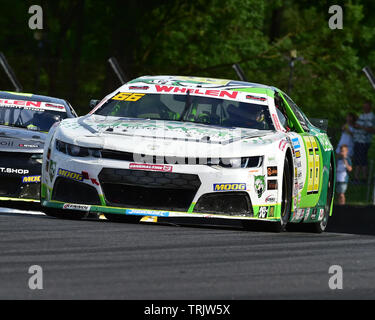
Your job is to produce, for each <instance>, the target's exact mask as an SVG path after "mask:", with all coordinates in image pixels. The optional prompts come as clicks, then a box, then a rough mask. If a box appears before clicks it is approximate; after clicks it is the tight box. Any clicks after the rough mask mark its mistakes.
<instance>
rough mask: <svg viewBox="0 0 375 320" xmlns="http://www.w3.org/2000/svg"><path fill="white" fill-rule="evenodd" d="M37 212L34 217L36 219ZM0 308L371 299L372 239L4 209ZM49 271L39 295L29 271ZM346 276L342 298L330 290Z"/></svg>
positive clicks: (374, 274) (0, 216)
mask: <svg viewBox="0 0 375 320" xmlns="http://www.w3.org/2000/svg"><path fill="white" fill-rule="evenodd" d="M31 213H32V214H31ZM0 235H1V239H0V253H1V254H0V299H374V298H375V235H374V234H360V232H355V231H353V233H347V231H345V233H343V232H340V230H336V231H335V232H332V231H331V232H326V233H324V234H320V235H317V234H311V233H303V232H285V233H282V234H275V233H270V232H264V231H262V230H255V231H241V230H234V229H229V230H228V229H217V228H207V227H205V228H197V227H177V226H167V225H156V224H127V223H114V222H108V221H103V220H100V221H92V220H91V221H90V220H83V221H69V220H59V219H55V218H49V217H47V216H44V215H42V214H40V213H37V212H34V213H33V212H27V211H26V212H25V211H16V210H9V209H3V208H0ZM31 265H40V266H41V267H42V268H43V290H30V289H29V287H28V280H29V277H30V276H31V275H30V274H29V273H28V269H29V267H30V266H31ZM331 265H340V266H341V267H342V268H343V284H344V288H343V289H342V290H331V289H329V286H328V281H329V277H330V276H331V275H330V274H329V273H328V269H329V267H330V266H331Z"/></svg>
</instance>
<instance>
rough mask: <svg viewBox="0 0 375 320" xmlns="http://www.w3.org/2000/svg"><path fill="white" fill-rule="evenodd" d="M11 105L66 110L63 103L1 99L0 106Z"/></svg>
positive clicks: (12, 106) (24, 107)
mask: <svg viewBox="0 0 375 320" xmlns="http://www.w3.org/2000/svg"><path fill="white" fill-rule="evenodd" d="M1 107H3V108H4V107H8V108H9V107H10V108H22V109H30V110H39V111H41V110H42V111H43V110H53V111H60V112H65V107H64V106H63V105H61V104H52V103H48V102H41V101H26V100H10V99H0V108H1Z"/></svg>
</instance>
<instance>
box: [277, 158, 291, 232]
mask: <svg viewBox="0 0 375 320" xmlns="http://www.w3.org/2000/svg"><path fill="white" fill-rule="evenodd" d="M291 205H292V176H291V173H290V163H289V160H288V158H285V161H284V172H283V182H282V196H281V212H280V221H278V222H274V223H272V225H273V228H272V229H273V231H274V232H282V231H284V230H285V228H286V225H287V223H288V222H289V217H290V210H291Z"/></svg>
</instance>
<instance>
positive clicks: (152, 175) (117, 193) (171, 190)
mask: <svg viewBox="0 0 375 320" xmlns="http://www.w3.org/2000/svg"><path fill="white" fill-rule="evenodd" d="M99 180H100V184H101V186H102V188H103V193H104V197H105V199H106V201H107V202H108V205H112V206H126V207H128V206H131V207H135V208H145V209H160V210H180V211H187V210H188V209H189V207H190V204H191V202H192V201H193V199H194V196H195V194H196V192H197V190H198V188H199V187H200V185H201V182H200V180H199V177H198V176H197V175H194V174H185V173H174V172H159V171H146V170H131V169H112V168H104V169H102V171H101V172H100V174H99Z"/></svg>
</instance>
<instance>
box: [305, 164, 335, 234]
mask: <svg viewBox="0 0 375 320" xmlns="http://www.w3.org/2000/svg"><path fill="white" fill-rule="evenodd" d="M332 198H333V166H332V163H330V165H329V179H328V192H327V201H326V205H325V207H324V217H323V219H322V221H320V222H316V223H311V224H309V228H310V231H311V232H314V233H322V232H324V230H325V229H326V228H327V224H328V218H329V212H330V210H331V204H332Z"/></svg>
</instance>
